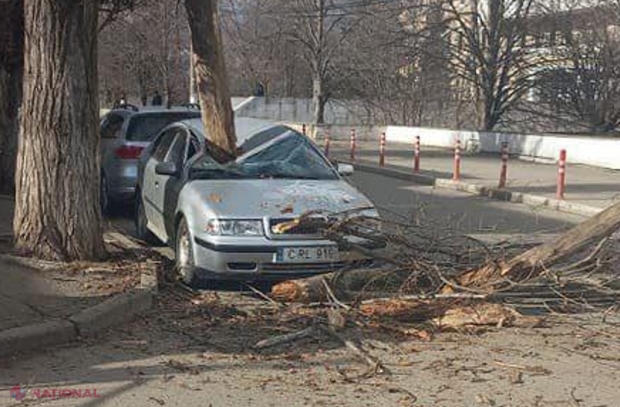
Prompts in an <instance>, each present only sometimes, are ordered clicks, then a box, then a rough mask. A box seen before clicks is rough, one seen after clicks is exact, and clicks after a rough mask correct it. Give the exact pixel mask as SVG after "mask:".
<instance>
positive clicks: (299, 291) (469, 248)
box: [271, 204, 620, 324]
mask: <svg viewBox="0 0 620 407" xmlns="http://www.w3.org/2000/svg"><path fill="white" fill-rule="evenodd" d="M329 218H330V219H334V218H340V219H342V220H340V221H338V222H335V223H332V224H331V225H329V227H326V228H325V229H324V230H323V231H322V232H323V234H324V236H325V237H326V238H328V239H330V240H333V241H335V242H337V243H338V244H339V246H340V248H341V250H344V251H353V252H357V253H359V254H360V255H362V256H369V255H370V254H372V255H373V257H374V258H375V260H377V261H378V263H380V264H381V266H380V267H374V268H361V269H360V268H353V267H352V268H351V269H343V270H339V271H336V272H333V273H330V274H326V275H322V276H314V277H310V278H306V279H300V280H290V281H285V282H282V283H280V284H277V285H276V286H274V288H273V290H272V293H271V296H272V297H273V298H275V299H277V300H279V301H283V302H303V303H312V302H323V303H331V304H333V303H334V302H335V301H336V299H338V301H339V302H340V301H344V302H346V303H348V304H351V306H353V307H355V308H356V309H359V311H361V312H362V313H364V314H366V315H379V314H381V316H387V315H390V316H392V317H396V318H397V319H400V318H402V317H403V316H407V318H409V319H410V320H415V321H418V322H421V321H428V320H436V319H437V318H441V317H442V316H448V315H449V316H450V318H451V319H450V321H452V322H454V318H455V315H460V316H461V317H462V318H465V319H467V317H466V315H467V314H468V313H467V312H461V313H460V314H459V312H458V311H455V312H452V310H462V309H463V308H462V307H463V297H467V296H469V300H468V302H467V304H469V305H468V306H472V305H471V304H472V300H475V301H473V304H475V306H476V307H480V306H481V305H480V304H484V303H498V302H503V303H513V302H514V303H518V302H520V301H521V302H523V301H524V300H525V302H528V301H529V302H532V301H536V300H540V301H539V305H541V306H544V307H549V304H550V303H551V304H553V305H554V306H557V305H564V306H566V307H568V305H570V306H571V307H574V306H575V305H576V304H581V305H584V306H588V304H587V298H584V295H583V294H584V293H590V294H591V296H590V297H589V298H595V299H597V300H601V299H604V301H602V300H601V301H600V302H602V303H603V304H609V303H610V302H611V303H614V302H615V301H616V300H617V299H618V291H617V289H618V285H617V283H616V275H615V273H614V272H613V264H614V263H617V260H618V251H617V239H616V237H615V236H614V232H615V231H617V230H618V228H619V227H620V204H616V205H614V206H612V207H610V208H609V209H607V210H605V211H603V212H601V213H600V214H598V215H597V216H595V217H593V218H590V219H588V220H586V221H585V222H583V223H581V224H580V225H577V226H575V227H574V228H572V229H570V230H569V231H567V232H566V233H564V234H562V235H560V236H558V237H555V238H552V239H549V240H548V241H546V242H543V243H540V244H538V245H533V244H532V239H531V238H530V239H528V240H527V242H524V243H523V244H519V242H515V241H504V242H496V243H494V244H486V243H484V242H483V241H482V240H479V239H476V238H473V237H471V236H463V235H454V234H443V235H442V234H440V233H431V232H428V231H429V230H430V231H432V230H436V228H432V227H431V228H429V227H421V225H420V224H412V223H411V222H406V221H402V220H398V221H383V222H382V224H381V225H380V227H377V220H376V219H369V218H364V217H357V218H356V217H350V216H340V217H339V216H337V215H334V214H330V216H329ZM310 219H312V217H305V216H302V217H300V218H299V219H297V220H296V221H295V227H300V226H303V224H304V222H305V221H307V220H310ZM378 246H384V248H383V249H381V250H379V251H377V250H375V251H371V250H369V249H368V247H378ZM532 246H533V247H532ZM528 295H529V296H528ZM403 296H408V297H409V299H408V300H403V299H402V297H403ZM375 297H385V298H386V299H385V301H383V302H372V303H363V300H364V299H368V298H375ZM550 300H554V301H550ZM571 307H568V308H571ZM556 308H557V307H556ZM375 309H376V310H375ZM497 309H499V308H497ZM571 309H572V308H571ZM373 310H375V311H373ZM379 310H381V311H379ZM386 310H388V311H387V312H386ZM515 313H516V314H518V313H517V311H514V310H512V311H511V312H510V313H509V314H510V315H512V317H514V316H515V315H516V314H515ZM510 315H508V314H507V315H506V318H504V319H505V320H510V319H511V317H510ZM451 324H453V323H451Z"/></svg>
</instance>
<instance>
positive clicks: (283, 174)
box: [259, 172, 321, 180]
mask: <svg viewBox="0 0 620 407" xmlns="http://www.w3.org/2000/svg"><path fill="white" fill-rule="evenodd" d="M259 177H260V178H280V179H308V180H319V179H321V178H319V177H316V176H312V175H299V174H290V173H286V172H272V173H265V174H260V176H259Z"/></svg>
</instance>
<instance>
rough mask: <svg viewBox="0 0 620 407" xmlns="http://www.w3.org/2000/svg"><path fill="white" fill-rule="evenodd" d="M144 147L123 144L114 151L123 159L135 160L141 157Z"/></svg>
mask: <svg viewBox="0 0 620 407" xmlns="http://www.w3.org/2000/svg"><path fill="white" fill-rule="evenodd" d="M143 149H144V148H143V147H138V146H122V147H119V148H117V149H116V151H115V152H114V153H115V154H116V157H118V158H120V159H121V160H135V159H137V158H138V157H140V153H142V150H143Z"/></svg>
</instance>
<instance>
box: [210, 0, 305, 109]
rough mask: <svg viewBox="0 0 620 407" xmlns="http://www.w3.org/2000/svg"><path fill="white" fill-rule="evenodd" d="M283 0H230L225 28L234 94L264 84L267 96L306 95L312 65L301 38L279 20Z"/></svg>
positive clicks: (225, 5)
mask: <svg viewBox="0 0 620 407" xmlns="http://www.w3.org/2000/svg"><path fill="white" fill-rule="evenodd" d="M278 2H279V0H275V3H274V0H259V1H256V0H226V1H224V2H223V3H222V7H221V12H222V32H223V41H224V45H225V49H224V52H225V54H226V62H227V67H228V71H229V77H231V78H235V80H234V81H231V83H230V86H231V91H232V92H233V94H237V95H245V94H248V93H249V92H252V91H254V90H255V89H256V87H257V85H259V84H260V85H262V87H263V90H264V94H265V96H267V95H277V96H281V97H305V96H307V94H308V92H307V91H308V89H309V88H310V87H311V83H312V80H311V76H310V69H309V68H308V66H307V64H306V63H305V61H304V60H303V57H302V55H303V53H302V52H301V50H300V47H299V46H298V44H297V42H296V41H295V40H294V39H292V38H291V37H290V36H287V35H285V34H284V32H285V29H286V27H285V26H283V25H281V24H279V23H278V21H279V20H280V18H278V17H277V13H278V12H281V11H282V10H280V9H279V8H278V7H277V4H279V3H278Z"/></svg>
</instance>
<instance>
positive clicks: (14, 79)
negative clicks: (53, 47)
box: [0, 0, 24, 193]
mask: <svg viewBox="0 0 620 407" xmlns="http://www.w3.org/2000/svg"><path fill="white" fill-rule="evenodd" d="M2 7H3V13H2V15H0V192H6V193H11V192H13V190H14V188H15V159H16V156H17V136H18V133H19V121H18V113H19V105H20V102H21V98H22V74H23V69H24V59H23V51H24V49H23V19H24V3H23V0H11V1H9V2H8V4H5V5H3V6H2Z"/></svg>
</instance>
